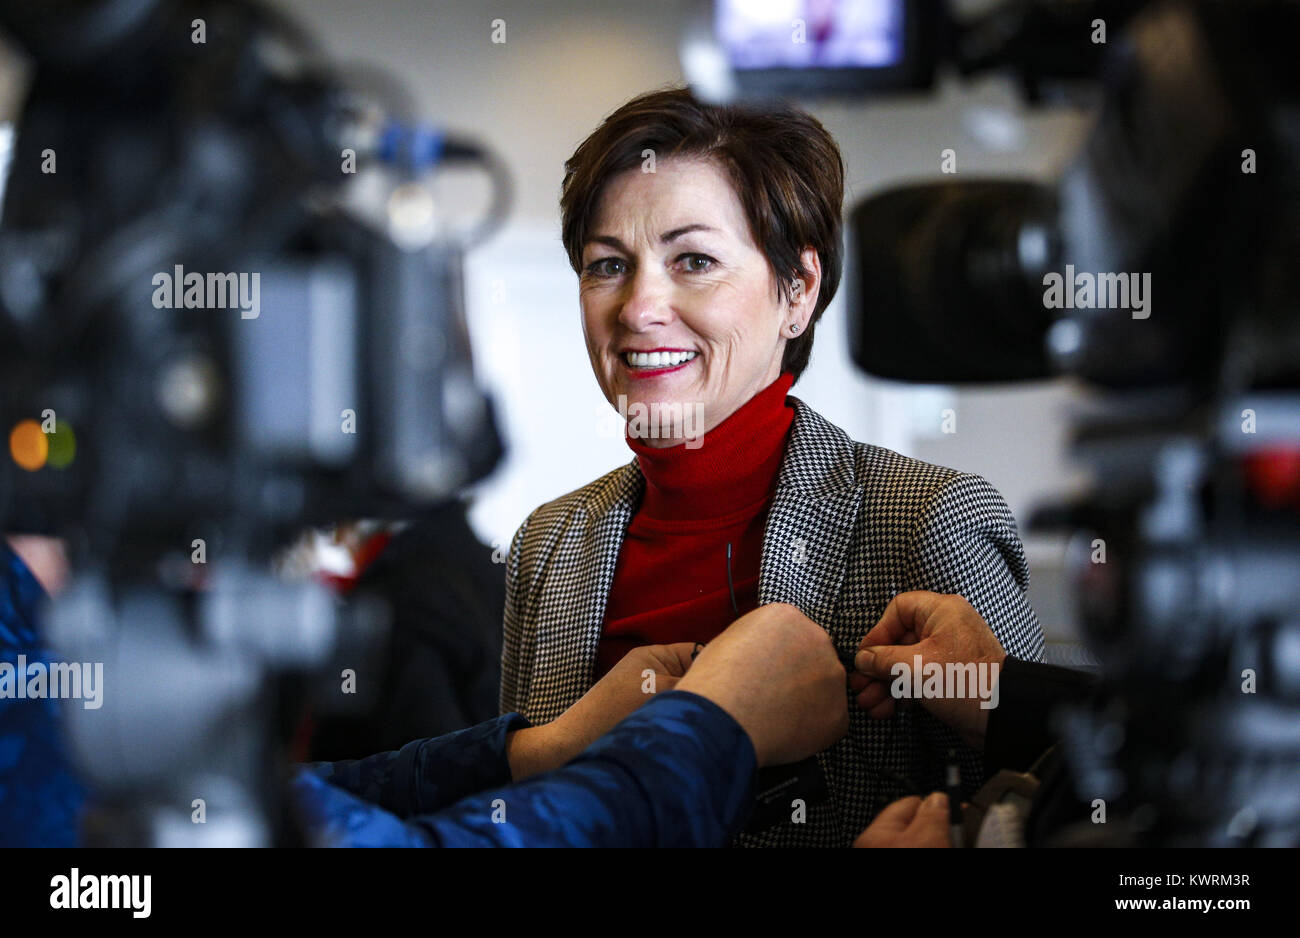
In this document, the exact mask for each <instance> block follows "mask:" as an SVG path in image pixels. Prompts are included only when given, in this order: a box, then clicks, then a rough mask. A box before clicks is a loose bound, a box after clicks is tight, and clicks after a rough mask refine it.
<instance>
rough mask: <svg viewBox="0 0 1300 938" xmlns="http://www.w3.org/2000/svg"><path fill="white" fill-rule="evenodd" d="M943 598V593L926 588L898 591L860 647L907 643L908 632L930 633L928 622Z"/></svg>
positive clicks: (920, 634)
mask: <svg viewBox="0 0 1300 938" xmlns="http://www.w3.org/2000/svg"><path fill="white" fill-rule="evenodd" d="M942 599H943V594H942V593H931V592H928V591H926V590H909V591H908V592H906V593H899V594H898V595H897V596H895V597H894V598H893V599H891V600H890V601H889V605H888V606H886V607H885V611H884V614H883V615H881V617H880V621H879V622H877V623H876V624H875V625H874V626H872V627H871V629H870V630H869V631H868V632H867V634H866V635H865V636H863V638H862V643H861V645H860V646H859V647H862V648H869V647H871V646H872V645H901V644H904V641H903V638H904V635H905V634H906V633H908V632H911V633H913V634H914V635H916V636H917V637H920V638H924V637H925V635H926V634H928V633H927V632H926V629H925V625H926V623H927V622H928V621H929V619H930V616H931V615H932V614H933V613H934V609H935V606H936V604H937V603H938V602H940V601H941V600H942Z"/></svg>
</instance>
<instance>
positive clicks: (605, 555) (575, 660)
mask: <svg viewBox="0 0 1300 938" xmlns="http://www.w3.org/2000/svg"><path fill="white" fill-rule="evenodd" d="M642 485H643V482H642V478H641V471H640V469H639V468H638V467H637V465H636V463H635V462H632V463H630V464H628V466H626V467H625V468H624V470H623V471H622V472H619V473H617V474H615V475H614V476H613V477H612V478H611V480H610V484H609V485H607V486H603V487H602V488H601V489H599V490H598V491H597V492H596V493H595V494H593V495H592V497H591V498H590V499H589V500H588V502H587V504H586V505H584V506H583V507H582V508H580V509H579V510H578V511H577V512H576V513H575V515H574V518H573V521H572V523H571V526H570V527H569V529H568V530H567V531H565V532H564V534H563V535H562V536H561V539H560V543H559V544H558V545H557V547H556V551H555V554H554V557H553V560H552V565H553V567H554V572H556V573H560V576H558V577H557V578H556V581H555V582H554V583H551V584H548V588H547V589H545V590H544V591H543V593H542V596H543V600H542V607H541V610H540V614H539V616H538V623H537V653H536V654H535V655H534V657H533V674H532V681H531V682H530V686H529V692H528V706H527V708H526V709H525V710H524V711H523V712H524V713H525V715H526V716H527V717H528V718H529V719H530V720H533V721H534V722H545V721H548V720H553V719H555V717H557V716H559V715H560V714H561V713H563V712H564V711H565V710H566V709H568V708H569V707H570V706H571V705H572V704H574V703H576V702H577V700H578V698H580V697H581V696H582V695H583V694H585V693H586V692H587V690H588V689H589V688H590V686H591V677H592V672H593V670H594V668H595V663H596V650H597V647H598V645H599V644H600V636H601V632H602V630H603V626H604V620H605V604H606V600H608V598H609V592H610V589H611V587H612V586H613V583H614V571H615V568H616V567H617V565H618V555H619V552H620V550H621V549H622V547H623V537H624V535H625V534H626V532H627V526H628V524H630V523H631V520H632V515H633V513H634V512H635V511H636V506H637V505H638V504H639V502H640V498H641V489H642ZM560 571H563V572H562V573H561V572H560Z"/></svg>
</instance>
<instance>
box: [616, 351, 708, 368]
mask: <svg viewBox="0 0 1300 938" xmlns="http://www.w3.org/2000/svg"><path fill="white" fill-rule="evenodd" d="M695 355H696V353H695V352H624V353H623V360H624V361H626V362H627V363H628V364H629V365H631V366H632V367H633V368H671V367H673V366H674V365H680V364H681V363H682V362H688V361H690V360H691V359H692V358H694V357H695Z"/></svg>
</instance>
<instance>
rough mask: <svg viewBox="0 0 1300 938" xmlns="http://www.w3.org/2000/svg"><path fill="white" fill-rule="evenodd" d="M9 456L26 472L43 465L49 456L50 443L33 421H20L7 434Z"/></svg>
mask: <svg viewBox="0 0 1300 938" xmlns="http://www.w3.org/2000/svg"><path fill="white" fill-rule="evenodd" d="M9 455H11V456H12V457H13V460H14V462H15V463H17V464H18V465H19V466H21V467H22V468H24V469H26V470H27V471H28V472H35V471H36V470H37V469H40V468H41V467H42V466H44V465H45V460H46V459H48V458H49V455H50V441H49V440H47V439H46V438H45V434H44V433H43V432H41V425H40V424H39V423H37V422H36V421H35V420H20V421H19V422H18V423H17V424H15V425H14V428H13V430H12V431H11V432H10V433H9Z"/></svg>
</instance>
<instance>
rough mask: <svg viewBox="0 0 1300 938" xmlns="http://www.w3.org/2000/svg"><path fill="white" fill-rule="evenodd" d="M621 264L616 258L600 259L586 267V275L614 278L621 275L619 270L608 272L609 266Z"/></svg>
mask: <svg viewBox="0 0 1300 938" xmlns="http://www.w3.org/2000/svg"><path fill="white" fill-rule="evenodd" d="M622 263H623V262H622V261H621V260H620V259H619V258H617V257H602V258H601V259H600V260H598V261H592V262H591V263H590V264H588V265H587V273H589V274H595V275H596V276H597V277H614V276H617V275H618V274H620V273H622V271H621V270H617V271H615V270H610V269H609V266H608V265H610V264H622Z"/></svg>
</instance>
